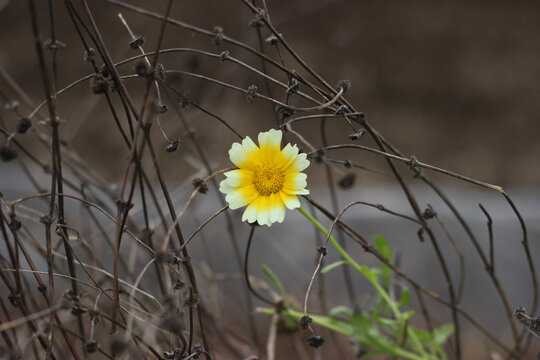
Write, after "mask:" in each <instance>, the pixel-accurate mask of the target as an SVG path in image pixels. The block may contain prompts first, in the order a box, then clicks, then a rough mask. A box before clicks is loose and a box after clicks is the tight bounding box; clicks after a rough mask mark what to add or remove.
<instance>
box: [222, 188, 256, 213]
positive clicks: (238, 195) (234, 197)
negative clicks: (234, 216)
mask: <svg viewBox="0 0 540 360" xmlns="http://www.w3.org/2000/svg"><path fill="white" fill-rule="evenodd" d="M257 196H259V194H258V192H257V190H256V189H255V186H253V185H248V186H244V187H242V188H236V189H234V190H233V191H232V192H230V193H229V194H227V196H225V200H227V202H228V203H229V207H230V208H231V209H238V208H241V207H242V206H245V205H247V204H249V203H251V202H252V201H253V200H255V199H256V198H257Z"/></svg>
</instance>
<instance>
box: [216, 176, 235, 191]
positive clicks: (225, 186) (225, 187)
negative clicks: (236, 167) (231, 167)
mask: <svg viewBox="0 0 540 360" xmlns="http://www.w3.org/2000/svg"><path fill="white" fill-rule="evenodd" d="M235 188H236V187H234V186H232V185H231V184H230V183H229V179H223V180H222V181H221V182H220V183H219V191H221V192H222V193H224V194H228V193H230V192H232V191H233V190H234V189H235Z"/></svg>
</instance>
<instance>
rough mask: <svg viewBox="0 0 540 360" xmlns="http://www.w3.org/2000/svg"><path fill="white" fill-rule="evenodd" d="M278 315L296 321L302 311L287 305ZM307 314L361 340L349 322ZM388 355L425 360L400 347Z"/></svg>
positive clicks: (265, 310)
mask: <svg viewBox="0 0 540 360" xmlns="http://www.w3.org/2000/svg"><path fill="white" fill-rule="evenodd" d="M258 311H259V312H260V313H262V314H266V315H274V314H276V310H275V309H270V308H262V309H258ZM280 315H281V316H287V317H289V318H292V319H294V320H295V321H296V322H298V321H299V320H300V318H302V317H303V316H304V313H302V312H300V311H296V310H293V309H291V308H289V307H287V308H285V309H283V310H282V311H281V313H280ZM309 316H310V317H311V319H312V320H313V323H314V324H317V325H320V326H322V327H325V328H327V329H329V330H332V331H335V332H338V333H340V334H343V335H346V336H349V337H354V338H356V339H357V340H361V339H359V338H358V333H357V332H356V331H355V328H354V327H353V326H351V325H350V324H346V323H343V322H341V321H338V320H335V319H332V318H330V317H328V316H324V315H316V314H310V315H309ZM369 341H373V339H371V340H369V339H367V338H364V339H363V341H360V342H362V343H368V342H369ZM389 355H393V356H397V357H399V358H400V359H410V360H425V357H423V356H418V355H416V354H414V353H412V352H410V351H407V350H405V349H402V348H392V349H391V350H390V354H389Z"/></svg>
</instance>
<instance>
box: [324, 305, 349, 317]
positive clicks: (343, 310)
mask: <svg viewBox="0 0 540 360" xmlns="http://www.w3.org/2000/svg"><path fill="white" fill-rule="evenodd" d="M337 314H346V315H347V316H349V317H351V316H353V312H352V310H351V309H349V308H348V307H347V306H345V305H340V306H336V307H335V308H332V309H331V310H330V316H336V315H337Z"/></svg>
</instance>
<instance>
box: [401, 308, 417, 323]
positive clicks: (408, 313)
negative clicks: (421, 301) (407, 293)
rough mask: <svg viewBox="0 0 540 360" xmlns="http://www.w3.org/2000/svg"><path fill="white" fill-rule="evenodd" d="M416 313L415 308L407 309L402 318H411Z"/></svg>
mask: <svg viewBox="0 0 540 360" xmlns="http://www.w3.org/2000/svg"><path fill="white" fill-rule="evenodd" d="M413 315H414V310H410V311H405V312H404V313H403V314H402V319H403V320H405V321H406V320H409V319H410V318H412V316H413Z"/></svg>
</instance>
